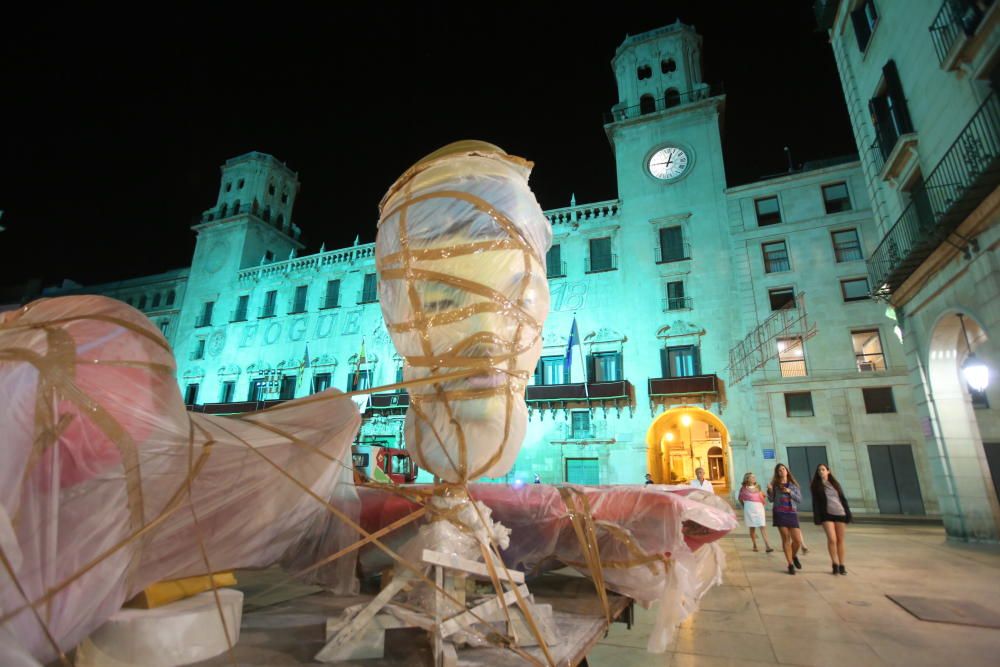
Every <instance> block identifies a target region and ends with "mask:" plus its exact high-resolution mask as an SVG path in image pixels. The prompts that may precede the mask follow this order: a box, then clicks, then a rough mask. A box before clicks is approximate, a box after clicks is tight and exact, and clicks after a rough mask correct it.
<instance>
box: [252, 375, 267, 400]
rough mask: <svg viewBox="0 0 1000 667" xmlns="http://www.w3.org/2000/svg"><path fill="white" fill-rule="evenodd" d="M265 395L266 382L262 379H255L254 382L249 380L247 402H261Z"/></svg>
mask: <svg viewBox="0 0 1000 667" xmlns="http://www.w3.org/2000/svg"><path fill="white" fill-rule="evenodd" d="M266 393H267V380H265V379H264V378H257V379H255V380H250V391H249V392H247V400H248V401H263V400H264V395H265V394H266Z"/></svg>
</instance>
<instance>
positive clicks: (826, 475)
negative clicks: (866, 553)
mask: <svg viewBox="0 0 1000 667" xmlns="http://www.w3.org/2000/svg"><path fill="white" fill-rule="evenodd" d="M810 490H811V491H812V497H813V523H815V524H816V525H817V526H823V530H824V531H826V550H827V551H829V552H830V561H831V562H832V563H833V574H847V567H846V566H845V565H844V536H845V534H846V533H847V524H849V523H850V522H851V508H850V507H848V506H847V498H846V497H845V496H844V490H843V489H842V488H841V486H840V482H838V481H837V480H836V479H835V478H834V476H833V473H832V472H830V468H829V467H827V465H826V464H825V463H820V464H819V465H818V466H816V474H814V475H813V478H812V484H810Z"/></svg>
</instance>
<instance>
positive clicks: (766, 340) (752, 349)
mask: <svg viewBox="0 0 1000 667" xmlns="http://www.w3.org/2000/svg"><path fill="white" fill-rule="evenodd" d="M815 335H816V323H815V322H811V321H810V320H809V316H808V313H807V312H806V295H805V294H804V293H803V294H799V295H798V296H797V297H796V298H795V301H792V302H790V303H789V304H788V305H787V306H785V307H783V308H781V309H779V310H776V311H774V312H773V313H771V315H770V317H768V318H767V319H766V320H764V321H763V322H761V323H760V324H759V325H757V326H756V327H755V328H754V329H753V330H751V331H750V333H749V334H747V336H746V338H744V339H743V340H741V341H740V342H739V343H737V344H736V345H734V346H733V347H732V348H730V350H729V369H728V370H729V383H730V384H736V383H737V382H739V381H740V380H742V379H743V378H745V377H747V376H748V375H750V374H751V373H753V372H754V371H756V370H758V369H760V368H763V367H764V366H765V365H766V364H767V362H768V361H770V360H771V359H773V358H775V357H777V356H778V344H777V341H778V339H779V338H801V339H802V341H803V342H805V341H806V340H807V339H809V338H812V337H813V336H815Z"/></svg>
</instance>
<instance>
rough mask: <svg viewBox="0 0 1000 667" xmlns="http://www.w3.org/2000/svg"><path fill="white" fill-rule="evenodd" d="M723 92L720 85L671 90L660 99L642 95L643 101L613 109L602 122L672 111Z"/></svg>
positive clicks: (605, 115) (606, 113)
mask: <svg viewBox="0 0 1000 667" xmlns="http://www.w3.org/2000/svg"><path fill="white" fill-rule="evenodd" d="M724 92H725V89H724V87H723V85H722V84H721V83H715V84H711V85H708V84H704V85H702V86H701V87H700V88H695V89H694V90H687V91H684V92H679V91H677V90H675V89H673V88H671V89H669V90H668V91H667V92H666V93H665V94H664V95H662V96H660V97H653V96H652V95H643V101H641V102H640V103H639V104H637V105H635V106H632V107H623V108H621V109H613V110H611V111H609V112H605V114H604V122H605V123H614V122H617V121H622V120H629V119H632V118H638V117H639V116H644V115H646V114H650V113H656V112H658V111H665V110H667V109H672V108H673V107H677V106H680V105H682V104H688V103H690V102H698V101H699V100H706V99H708V98H710V97H715V96H717V95H722V94H723V93H724Z"/></svg>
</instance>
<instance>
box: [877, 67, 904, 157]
mask: <svg viewBox="0 0 1000 667" xmlns="http://www.w3.org/2000/svg"><path fill="white" fill-rule="evenodd" d="M882 80H883V84H884V85H883V86H882V88H881V90H880V91H879V93H878V94H877V95H875V97H873V98H872V99H871V100H869V101H868V110H869V112H870V113H871V117H872V124H873V125H874V126H875V135H876V137H877V138H878V146H879V151H880V152H881V154H882V159H883V160H884V159H887V158H888V157H889V154H890V153H892V149H893V148H895V146H896V140H897V139H899V137H900V136H902V135H904V134H907V133H909V132H913V123H912V122H911V121H910V111H909V109H908V108H907V106H906V98H905V97H904V96H903V86H902V83H901V82H900V80H899V71H898V70H897V69H896V63H895V62H894V61H892V60H890V61H889V62H887V63H886V64H885V67H883V68H882Z"/></svg>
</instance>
